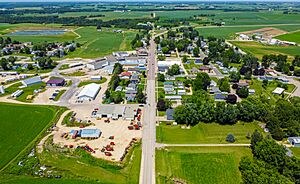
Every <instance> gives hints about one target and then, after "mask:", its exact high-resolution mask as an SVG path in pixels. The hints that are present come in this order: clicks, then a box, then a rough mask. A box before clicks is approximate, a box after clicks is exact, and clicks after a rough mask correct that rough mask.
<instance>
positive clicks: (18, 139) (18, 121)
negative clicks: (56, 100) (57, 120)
mask: <svg viewBox="0 0 300 184" xmlns="http://www.w3.org/2000/svg"><path fill="white" fill-rule="evenodd" d="M15 115H17V116H15ZM55 116H56V110H55V108H54V107H47V106H33V105H27V106H26V105H16V104H6V103H0V117H1V119H0V125H1V130H2V131H0V140H1V144H0V158H1V159H0V168H2V167H4V166H5V165H6V164H7V163H8V162H9V161H10V160H11V159H13V158H14V157H16V156H17V155H18V154H19V153H20V152H21V151H22V150H23V149H24V148H25V147H26V146H27V145H28V144H30V143H31V142H32V141H33V140H34V139H35V138H36V137H37V136H38V135H39V133H40V132H41V131H42V130H43V129H44V128H45V127H46V126H47V125H49V124H50V122H51V121H53V120H54V117H55Z"/></svg>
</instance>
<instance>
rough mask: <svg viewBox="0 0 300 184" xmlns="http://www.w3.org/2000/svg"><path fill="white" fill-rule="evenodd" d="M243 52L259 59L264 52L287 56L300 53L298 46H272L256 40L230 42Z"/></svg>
mask: <svg viewBox="0 0 300 184" xmlns="http://www.w3.org/2000/svg"><path fill="white" fill-rule="evenodd" d="M231 43H233V44H234V45H235V46H237V47H238V48H240V49H242V50H243V51H244V52H247V53H250V54H252V55H254V56H256V57H258V58H259V59H261V58H262V56H263V55H266V54H283V55H288V56H295V55H298V54H299V53H300V47H298V46H272V45H264V44H261V43H258V42H254V41H253V42H240V41H234V42H231Z"/></svg>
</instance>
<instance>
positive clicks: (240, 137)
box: [156, 122, 261, 144]
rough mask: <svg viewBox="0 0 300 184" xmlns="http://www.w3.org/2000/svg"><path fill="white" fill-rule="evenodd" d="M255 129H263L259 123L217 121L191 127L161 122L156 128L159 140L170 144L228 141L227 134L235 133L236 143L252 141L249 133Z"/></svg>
mask: <svg viewBox="0 0 300 184" xmlns="http://www.w3.org/2000/svg"><path fill="white" fill-rule="evenodd" d="M255 129H258V130H261V128H260V127H259V126H258V124H257V123H255V122H253V123H241V122H239V123H237V124H235V125H219V124H216V123H208V124H205V123H199V124H198V125H196V126H195V127H191V128H190V129H182V128H181V126H172V125H165V124H164V123H161V124H160V125H159V126H158V127H157V128H156V139H157V142H161V143H168V144H196V143H215V144H218V143H227V142H226V136H227V135H228V134H230V133H231V134H233V135H234V136H235V138H236V143H250V140H249V139H247V138H246V135H247V133H252V132H253V131H254V130H255Z"/></svg>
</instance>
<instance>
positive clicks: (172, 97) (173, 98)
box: [165, 95, 182, 100]
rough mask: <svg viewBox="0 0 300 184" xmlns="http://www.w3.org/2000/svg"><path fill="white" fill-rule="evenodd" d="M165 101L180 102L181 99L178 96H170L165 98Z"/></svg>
mask: <svg viewBox="0 0 300 184" xmlns="http://www.w3.org/2000/svg"><path fill="white" fill-rule="evenodd" d="M165 99H166V100H181V99H182V97H181V96H178V95H172V96H165Z"/></svg>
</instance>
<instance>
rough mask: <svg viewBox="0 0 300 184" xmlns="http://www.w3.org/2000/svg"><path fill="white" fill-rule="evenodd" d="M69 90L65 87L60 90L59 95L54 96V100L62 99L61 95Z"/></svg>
mask: <svg viewBox="0 0 300 184" xmlns="http://www.w3.org/2000/svg"><path fill="white" fill-rule="evenodd" d="M66 91H67V90H65V89H63V90H60V91H59V93H58V95H57V96H56V97H55V98H54V101H58V100H59V99H60V97H61V96H62V95H63V94H64V93H65V92H66Z"/></svg>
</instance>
